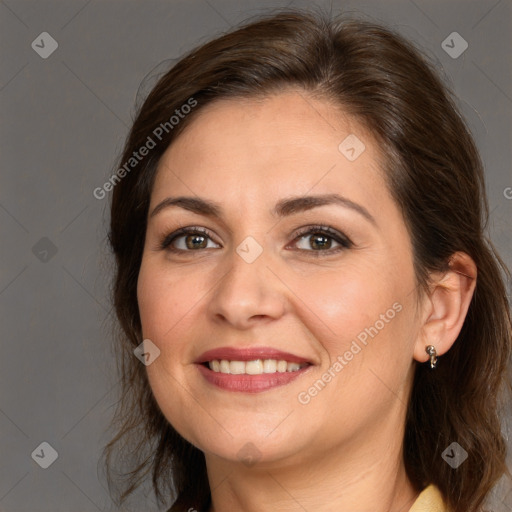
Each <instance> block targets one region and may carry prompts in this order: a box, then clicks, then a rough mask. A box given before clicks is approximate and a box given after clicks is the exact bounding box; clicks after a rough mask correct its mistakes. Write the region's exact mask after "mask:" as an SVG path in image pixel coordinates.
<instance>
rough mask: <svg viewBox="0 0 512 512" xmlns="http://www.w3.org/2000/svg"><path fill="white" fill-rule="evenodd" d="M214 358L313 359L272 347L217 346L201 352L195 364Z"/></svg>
mask: <svg viewBox="0 0 512 512" xmlns="http://www.w3.org/2000/svg"><path fill="white" fill-rule="evenodd" d="M214 359H217V360H219V361H220V360H222V359H226V360H228V361H254V360H255V359H277V360H278V361H279V360H285V361H288V362H290V363H299V364H300V363H309V364H310V365H312V364H313V361H310V360H309V359H307V358H305V357H301V356H298V355H295V354H291V353H290V352H283V351H281V350H277V349H275V348H272V347H249V348H235V347H219V348H214V349H212V350H207V351H206V352H203V353H202V354H201V355H200V356H199V357H198V358H197V360H196V361H194V362H195V363H196V364H203V363H207V362H209V361H213V360H214Z"/></svg>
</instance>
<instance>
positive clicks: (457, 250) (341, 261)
mask: <svg viewBox="0 0 512 512" xmlns="http://www.w3.org/2000/svg"><path fill="white" fill-rule="evenodd" d="M450 94H451V93H450V92H449V91H447V90H446V89H445V88H444V86H443V85H442V83H441V82H440V80H439V78H438V77H437V76H436V74H435V72H434V71H433V70H432V68H431V66H430V65H428V64H427V63H426V60H425V59H424V58H423V57H422V56H421V54H420V53H419V52H418V51H417V50H416V49H414V48H413V47H412V46H411V44H410V43H408V42H406V41H404V40H403V39H402V38H401V37H400V36H399V35H397V34H395V33H393V32H391V31H389V30H387V29H385V28H383V27H381V26H379V25H375V24H372V23H369V22H363V21H358V20H355V19H335V20H329V19H327V18H326V17H323V16H321V15H312V14H305V13H302V12H298V11H293V12H285V13H280V14H277V15H274V16H271V17H267V18H262V19H260V20H258V21H256V22H253V23H251V24H248V25H246V26H243V27H241V28H239V29H238V30H236V31H233V32H231V33H228V34H226V35H223V36H222V37H219V38H217V39H215V40H214V41H211V42H209V43H207V44H205V45H203V46H201V47H199V48H197V49H195V50H194V51H192V52H191V53H190V54H188V55H187V56H185V57H184V58H183V59H182V60H180V61H179V62H178V63H177V64H176V65H175V66H174V67H173V68H172V69H171V70H170V71H169V72H168V73H166V74H165V75H164V76H163V77H162V78H161V79H160V80H159V82H158V83H157V84H156V86H155V87H154V88H153V90H152V91H151V93H150V94H149V95H148V97H147V99H146V100H145V102H144V104H143V105H142V107H141V108H140V111H139V112H138V115H137V117H136V119H135V122H134V124H133V127H132V130H131V132H130V135H129V137H128V140H127V142H126V146H125V149H124V153H123V156H122V158H121V164H120V166H119V171H118V175H117V177H118V179H117V182H116V185H115V188H114V191H113V197H112V205H111V231H110V242H111V245H112V249H113V252H114V254H115V256H116V263H117V274H116V277H115V283H114V294H113V295H114V304H115V309H116V312H117V317H118V320H119V324H120V326H121V328H122V329H121V330H120V341H121V344H120V347H122V353H121V355H120V362H121V372H122V379H123V380H122V382H123V391H124V393H123V399H122V401H121V402H120V404H119V409H118V411H117V416H116V418H117V419H118V421H121V426H120V429H119V432H118V434H117V436H116V437H115V438H114V439H113V440H112V441H111V442H110V443H109V445H107V448H106V454H107V463H108V464H109V465H110V464H112V462H111V458H112V455H113V453H114V451H115V450H117V449H118V445H119V444H121V447H124V448H125V449H126V451H130V452H131V453H132V454H136V455H133V457H134V458H133V460H132V462H133V467H132V468H130V469H131V470H132V471H131V473H128V472H126V473H125V474H126V475H127V476H128V480H127V482H126V486H125V489H124V494H123V495H122V496H121V501H122V500H124V498H126V496H128V495H129V494H130V493H131V492H132V491H133V490H134V489H135V487H137V485H138V484H139V483H140V481H141V480H142V478H143V477H144V476H145V475H146V474H148V473H149V472H151V473H152V477H153V484H154V488H155V492H156V495H157V497H158V498H159V499H160V500H161V501H162V502H165V500H166V498H167V497H168V496H166V494H168V495H170V496H171V497H172V499H173V500H174V502H173V504H172V506H171V508H170V509H169V510H170V511H172V512H175V511H186V510H189V511H190V510H207V511H210V512H213V511H215V512H221V511H228V510H229V511H231V510H243V511H267V510H315V511H324V510H361V511H362V510H365V511H366V510H372V511H374V512H380V511H382V512H384V511H399V510H400V511H406V510H409V511H411V512H418V511H423V510H432V511H445V510H451V511H453V512H474V511H477V510H480V509H481V506H482V504H483V503H484V500H485V498H486V497H487V496H488V494H489V491H490V489H491V488H492V487H493V485H494V484H495V483H496V481H497V480H498V479H499V477H500V476H501V475H503V474H504V473H505V472H506V473H507V474H509V473H508V471H507V468H506V465H505V453H506V444H505V440H504V439H503V437H502V434H501V431H500V422H499V417H498V409H499V407H500V396H501V395H500V393H501V392H503V393H505V391H507V392H508V391H509V385H510V381H509V380H508V377H507V374H506V370H507V361H508V359H509V356H510V342H511V325H510V316H509V309H508V302H507V296H506V292H505V287H504V283H503V278H502V275H501V274H500V269H503V270H504V271H505V272H508V271H507V270H506V268H505V266H504V265H503V263H502V261H501V260H500V258H499V256H498V255H497V254H496V253H495V251H494V250H493V248H492V246H491V245H490V243H489V242H487V240H486V239H485V237H484V235H483V230H484V228H485V222H486V219H487V215H488V209H487V202H486V198H485V189H484V177H483V171H482V164H481V161H480V158H479V155H478V152H477V149H476V147H475V144H474V142H473V140H472V138H471V136H470V133H469V131H468V129H467V128H466V126H465V124H464V122H463V120H462V119H461V117H460V114H459V113H458V111H457V109H456V107H455V103H454V101H453V99H452V98H451V96H450ZM507 275H508V274H507ZM134 352H135V354H137V355H138V356H139V359H140V360H142V361H143V362H144V364H141V362H140V361H139V359H138V358H135V357H134V356H133V353H134Z"/></svg>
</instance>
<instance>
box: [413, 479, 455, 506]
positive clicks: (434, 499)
mask: <svg viewBox="0 0 512 512" xmlns="http://www.w3.org/2000/svg"><path fill="white" fill-rule="evenodd" d="M409 512H449V509H448V507H447V506H446V504H445V502H444V499H443V495H442V494H441V492H440V491H439V489H438V488H437V487H436V486H435V485H434V484H430V485H429V486H427V487H426V488H425V489H423V491H422V492H421V493H420V495H419V496H418V498H417V499H416V501H415V502H414V504H413V506H412V507H411V508H410V509H409Z"/></svg>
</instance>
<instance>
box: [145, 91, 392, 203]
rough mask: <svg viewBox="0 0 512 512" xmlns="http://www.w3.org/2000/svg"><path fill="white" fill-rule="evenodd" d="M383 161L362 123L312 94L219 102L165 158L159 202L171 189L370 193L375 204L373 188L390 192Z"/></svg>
mask: <svg viewBox="0 0 512 512" xmlns="http://www.w3.org/2000/svg"><path fill="white" fill-rule="evenodd" d="M354 157H355V158H354ZM382 160H383V157H382V154H381V151H380V149H379V147H378V145H377V144H376V142H375V141H374V140H373V138H372V137H371V135H370V134H369V133H368V132H367V131H366V130H365V129H364V128H363V127H362V126H361V125H360V124H359V123H358V122H356V120H355V119H353V118H351V117H350V116H348V115H346V114H345V113H344V112H343V111H342V109H341V108H339V107H338V106H336V105H334V104H333V103H332V102H328V101H327V100H320V99H315V98H312V97H311V96H310V95H308V94H307V93H306V92H304V91H296V90H289V91H286V92H282V93H279V94H274V95H271V96H266V97H259V98H233V99H222V100H216V101H214V102H212V103H211V104H209V105H207V106H205V107H204V108H203V109H202V110H200V111H198V112H197V113H195V114H194V119H192V121H191V122H190V124H189V125H188V126H187V127H186V129H185V130H184V131H183V132H182V133H181V134H180V136H179V137H177V139H176V140H175V141H173V143H172V144H171V146H170V147H169V148H168V149H167V151H166V152H165V153H164V155H163V156H162V158H161V161H160V164H159V169H158V173H157V177H156V181H155V186H154V189H153V195H154V196H156V197H153V198H152V203H154V202H155V201H156V200H158V199H159V198H161V197H163V195H165V192H166V190H165V189H167V191H168V190H169V189H172V190H175V191H179V193H186V194H187V195H191V194H197V195H202V196H204V195H206V196H207V195H208V191H210V192H213V191H215V193H216V194H219V193H223V194H226V195H231V196H233V197H234V195H236V194H238V195H239V196H244V198H245V200H250V198H253V199H254V200H256V198H258V200H261V199H262V198H268V197H269V195H274V194H276V195H280V196H285V195H291V194H292V195H293V194H296V195H300V194H306V193H307V192H308V191H309V190H311V189H312V187H314V189H315V190H314V192H315V193H329V192H332V190H333V189H338V190H337V191H338V192H343V193H344V194H345V195H346V194H347V193H352V194H355V196H359V197H360V196H361V195H362V192H363V189H366V195H367V197H368V198H370V199H371V197H372V195H374V194H375V190H373V191H372V189H376V188H380V192H381V193H382V187H383V185H384V177H383V173H382V170H381V169H382V165H381V162H382ZM340 189H343V190H340ZM363 195H364V194H363Z"/></svg>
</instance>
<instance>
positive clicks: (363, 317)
mask: <svg viewBox="0 0 512 512" xmlns="http://www.w3.org/2000/svg"><path fill="white" fill-rule="evenodd" d="M398 283H399V281H398V282H397V281H395V280H394V279H393V276H392V275H391V274H387V275H386V274H385V273H384V270H383V269H379V268H378V267H377V265H374V266H373V268H370V269H369V268H362V267H357V266H355V265H350V266H349V265H347V266H345V267H343V268H340V269H336V270H335V269H329V271H328V272H325V273H323V274H317V275H315V276H314V277H311V278H307V279H301V280H297V282H296V283H295V286H294V288H293V289H294V290H297V296H298V297H299V298H300V299H301V300H302V301H303V305H302V306H300V309H301V310H302V311H303V314H304V315H305V316H307V318H308V319H307V320H306V318H303V319H302V320H303V322H304V323H305V324H306V326H308V327H309V328H311V330H313V329H315V326H318V328H317V329H316V332H314V334H315V335H316V337H317V339H319V340H321V342H322V345H323V348H324V349H325V350H326V351H327V352H328V353H329V354H330V355H331V359H332V358H333V357H334V358H336V356H337V355H338V354H340V353H341V354H343V352H345V350H347V347H348V346H350V344H351V342H352V340H354V339H356V338H357V336H358V335H359V334H360V333H364V332H365V329H366V328H370V327H371V326H373V325H374V324H375V322H377V321H379V319H380V315H381V314H386V312H387V311H388V310H390V309H391V311H390V313H389V315H388V316H392V315H393V313H395V311H394V310H393V309H392V306H393V304H394V303H395V302H396V301H397V300H399V297H400V292H399V286H397V284H398ZM297 304H299V302H297ZM386 320H388V318H386ZM390 323H391V322H390ZM378 326H380V323H379V324H378ZM387 328H388V324H386V329H387ZM382 330H384V329H382ZM361 338H363V339H364V334H362V335H361Z"/></svg>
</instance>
